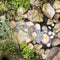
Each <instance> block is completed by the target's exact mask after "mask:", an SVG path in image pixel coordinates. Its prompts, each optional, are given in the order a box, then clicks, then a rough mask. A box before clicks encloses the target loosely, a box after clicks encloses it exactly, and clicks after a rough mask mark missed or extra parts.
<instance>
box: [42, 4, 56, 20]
mask: <svg viewBox="0 0 60 60" xmlns="http://www.w3.org/2000/svg"><path fill="white" fill-rule="evenodd" d="M42 11H43V13H44V14H45V15H46V16H47V17H48V18H51V19H52V18H53V16H54V14H55V11H54V9H53V8H52V7H51V5H50V4H49V3H46V4H44V5H43V8H42Z"/></svg>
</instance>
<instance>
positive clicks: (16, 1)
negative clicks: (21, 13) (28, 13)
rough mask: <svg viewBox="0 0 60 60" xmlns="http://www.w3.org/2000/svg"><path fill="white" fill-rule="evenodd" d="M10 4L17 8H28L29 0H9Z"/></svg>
mask: <svg viewBox="0 0 60 60" xmlns="http://www.w3.org/2000/svg"><path fill="white" fill-rule="evenodd" d="M10 4H11V5H12V6H13V7H14V8H15V9H16V10H17V9H18V8H19V7H23V8H25V10H28V9H29V8H30V2H29V0H11V1H10Z"/></svg>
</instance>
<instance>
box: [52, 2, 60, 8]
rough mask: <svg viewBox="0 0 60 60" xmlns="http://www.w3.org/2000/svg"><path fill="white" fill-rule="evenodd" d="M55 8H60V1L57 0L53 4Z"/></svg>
mask: <svg viewBox="0 0 60 60" xmlns="http://www.w3.org/2000/svg"><path fill="white" fill-rule="evenodd" d="M53 8H54V9H60V1H55V2H54V4H53Z"/></svg>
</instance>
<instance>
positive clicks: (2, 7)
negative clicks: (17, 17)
mask: <svg viewBox="0 0 60 60" xmlns="http://www.w3.org/2000/svg"><path fill="white" fill-rule="evenodd" d="M4 11H6V7H5V5H4V4H3V3H2V2H1V3H0V13H1V12H4Z"/></svg>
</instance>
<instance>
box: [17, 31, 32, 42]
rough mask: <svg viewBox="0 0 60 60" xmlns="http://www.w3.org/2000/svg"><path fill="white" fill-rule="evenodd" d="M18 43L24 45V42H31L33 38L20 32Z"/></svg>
mask: <svg viewBox="0 0 60 60" xmlns="http://www.w3.org/2000/svg"><path fill="white" fill-rule="evenodd" d="M17 37H18V41H19V43H22V42H24V41H26V42H27V43H28V42H30V41H31V38H32V37H30V36H29V35H28V33H26V32H24V31H22V30H20V31H19V32H18V36H17Z"/></svg>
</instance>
